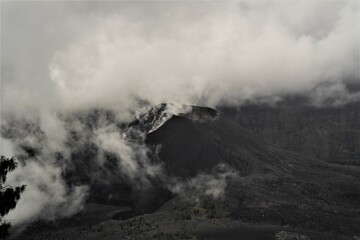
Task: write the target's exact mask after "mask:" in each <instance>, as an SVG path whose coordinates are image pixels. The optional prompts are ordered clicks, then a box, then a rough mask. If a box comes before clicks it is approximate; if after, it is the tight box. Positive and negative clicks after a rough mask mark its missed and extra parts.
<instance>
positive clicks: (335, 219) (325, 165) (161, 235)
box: [16, 105, 360, 240]
mask: <svg viewBox="0 0 360 240" xmlns="http://www.w3.org/2000/svg"><path fill="white" fill-rule="evenodd" d="M163 111H166V105H161V106H160V107H158V108H157V109H156V111H153V112H151V113H152V114H147V115H144V116H146V119H140V120H139V119H138V120H137V121H135V122H133V123H132V124H130V126H131V128H137V129H140V130H143V131H145V132H147V136H146V143H147V145H148V146H149V147H155V146H159V145H160V146H161V148H160V151H159V157H160V159H161V161H163V162H164V166H165V169H166V172H167V173H168V174H169V175H171V176H176V177H179V178H181V179H185V180H186V179H191V178H193V177H196V176H198V174H199V173H203V174H204V173H207V174H211V173H212V172H213V171H214V169H216V168H217V166H218V165H219V164H226V166H228V168H230V169H232V171H234V172H236V176H232V177H226V178H225V180H226V184H224V185H221V186H217V187H223V188H224V192H221V194H220V196H216V197H211V196H209V194H201V193H199V192H197V191H196V190H194V191H192V190H191V189H190V190H187V191H184V192H182V193H181V194H178V195H177V194H170V193H169V191H168V190H164V189H156V191H155V190H154V191H155V193H158V194H154V192H152V195H151V197H149V196H148V195H145V194H148V193H149V192H143V193H140V194H137V195H136V198H143V199H148V200H146V201H145V204H144V201H142V204H141V205H137V202H136V199H135V198H134V195H131V190H129V193H127V194H128V195H126V191H124V194H125V195H126V196H125V195H124V196H123V195H122V196H121V198H123V199H127V201H128V202H121V201H120V202H119V203H118V204H116V201H115V202H106V201H103V200H101V201H100V200H99V199H100V198H99V196H95V197H93V198H90V202H89V203H88V204H87V206H86V207H85V209H84V210H83V211H82V212H80V213H79V214H77V215H75V216H73V217H71V218H69V219H63V220H59V221H55V222H38V223H36V224H33V225H32V226H30V227H28V228H27V229H26V230H25V231H24V232H23V233H21V234H20V235H17V236H16V238H17V239H243V240H252V239H254V240H267V239H269V240H270V239H273V240H275V239H276V240H286V239H288V240H290V239H304V240H305V239H319V240H321V239H324V240H325V239H326V240H327V239H352V240H357V239H359V237H360V227H359V226H360V166H359V165H356V164H350V165H347V164H338V163H333V162H326V161H324V160H319V159H318V158H315V156H312V155H311V154H310V153H311V151H310V150H309V151H306V154H303V153H302V152H300V151H299V152H295V151H289V149H285V150H284V149H282V148H279V145H280V146H282V144H280V142H283V140H281V141H279V142H275V144H272V142H269V141H268V140H267V139H266V138H265V139H264V138H262V137H259V136H261V134H260V133H259V134H258V135H257V134H253V133H251V131H249V130H248V129H246V128H244V127H242V126H241V125H240V124H239V123H238V122H236V121H235V120H234V119H233V118H231V114H230V115H229V116H230V117H228V116H226V115H224V114H222V113H219V112H216V111H214V110H212V109H208V108H199V107H193V109H192V111H190V112H187V113H186V114H175V115H167V116H170V117H169V118H168V119H167V120H166V121H165V122H163V123H161V124H159V127H158V128H157V129H156V130H154V131H147V130H148V129H153V128H152V126H150V128H149V126H148V124H155V123H156V122H157V121H159V120H161V119H163V118H160V117H159V116H160V115H161V116H164V113H163ZM144 116H143V117H144ZM144 124H145V125H144ZM262 131H265V130H262ZM277 134H284V133H283V132H281V133H277ZM313 144H316V142H314V143H313ZM274 145H276V146H274ZM290 150H293V149H290ZM354 152H356V151H355V150H354ZM89 156H90V155H88V157H89ZM209 181H210V180H209ZM120 185H121V184H120ZM114 186H115V185H114ZM116 186H117V188H115V187H114V188H113V189H112V190H111V189H110V190H108V191H114V192H115V193H118V192H117V189H127V188H126V187H125V188H124V187H120V188H119V183H117V185H116ZM104 194H105V193H104ZM141 194H143V195H141ZM132 199H133V200H132ZM100 202H101V203H102V204H99V203H100ZM154 202H155V203H156V207H154V206H155V205H154V204H153V203H154ZM147 203H149V204H147ZM150 203H151V204H150ZM143 213H147V214H143ZM133 216H135V217H133ZM129 217H130V218H129Z"/></svg>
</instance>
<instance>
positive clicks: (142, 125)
mask: <svg viewBox="0 0 360 240" xmlns="http://www.w3.org/2000/svg"><path fill="white" fill-rule="evenodd" d="M218 115H219V113H218V112H217V111H216V110H214V109H212V108H208V107H199V106H191V105H182V104H173V103H161V104H159V105H156V106H154V107H152V108H151V109H150V110H148V111H147V112H144V113H142V114H140V115H139V116H137V117H136V120H135V121H133V122H132V123H131V124H130V127H135V128H137V129H138V130H140V131H142V132H145V133H147V134H149V133H152V132H154V131H156V130H157V129H158V128H160V127H161V126H162V125H164V124H165V123H166V122H167V121H168V120H170V119H171V118H172V117H173V116H181V117H185V118H187V119H190V120H192V121H193V122H209V121H213V120H215V119H216V117H217V116H218Z"/></svg>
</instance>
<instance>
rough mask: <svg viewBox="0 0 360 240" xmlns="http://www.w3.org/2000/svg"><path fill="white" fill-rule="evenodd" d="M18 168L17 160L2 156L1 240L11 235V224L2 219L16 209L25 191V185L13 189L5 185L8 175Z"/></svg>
mask: <svg viewBox="0 0 360 240" xmlns="http://www.w3.org/2000/svg"><path fill="white" fill-rule="evenodd" d="M16 167H17V162H16V161H15V158H13V157H12V158H6V157H4V156H1V159H0V238H5V237H6V236H8V235H9V228H10V223H9V222H6V221H3V220H2V218H3V217H4V216H5V215H6V214H8V213H9V211H10V210H11V209H14V208H15V207H16V204H17V202H18V201H19V199H20V194H21V193H22V192H23V191H24V190H25V185H22V186H17V187H13V186H10V185H4V184H5V182H6V175H7V174H8V173H9V172H12V171H14V170H15V168H16Z"/></svg>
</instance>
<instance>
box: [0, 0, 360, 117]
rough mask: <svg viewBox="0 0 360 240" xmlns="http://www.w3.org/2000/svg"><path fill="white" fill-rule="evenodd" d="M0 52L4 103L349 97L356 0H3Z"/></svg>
mask: <svg viewBox="0 0 360 240" xmlns="http://www.w3.org/2000/svg"><path fill="white" fill-rule="evenodd" d="M1 50H2V51H1V83H2V88H1V97H2V101H1V105H2V111H14V110H15V109H20V110H21V111H23V109H24V108H25V109H29V107H35V108H40V109H41V108H49V107H50V108H67V109H68V108H70V109H73V108H88V107H94V106H108V107H113V106H116V107H117V108H119V109H124V110H125V109H128V108H132V107H133V106H134V102H135V101H137V100H138V99H139V98H141V99H143V100H146V101H149V102H150V103H159V102H164V101H165V102H166V101H171V102H181V103H193V104H197V103H198V104H206V105H209V106H216V105H217V104H219V103H230V104H238V103H240V102H241V101H242V100H244V99H251V98H253V97H257V96H269V95H270V96H271V95H277V94H279V93H280V94H281V93H292V92H302V91H306V90H309V89H312V88H314V87H315V86H317V85H318V84H319V83H322V82H327V83H329V84H324V86H326V89H324V90H319V91H318V94H320V95H321V94H325V95H326V94H327V95H329V94H332V91H336V92H337V94H338V95H339V96H340V97H347V96H346V95H347V94H348V93H347V92H346V88H345V87H344V85H343V84H342V82H343V81H344V80H346V79H352V81H358V80H359V2H358V1H249V2H220V1H209V2H204V1H201V2H187V1H157V2H121V1H109V2H104V1H101V2H94V1H91V2H89V1H84V2H80V1H77V2H72V1H63V2H62V1H56V2H50V1H2V2H1ZM329 86H331V87H329ZM329 91H330V93H329ZM31 109H32V108H31Z"/></svg>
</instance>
